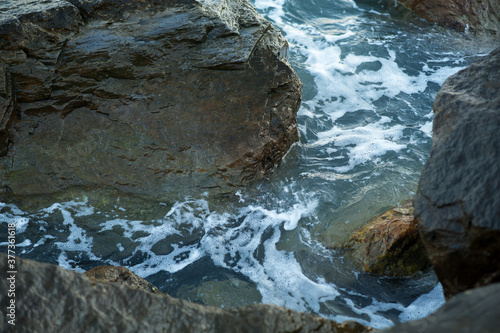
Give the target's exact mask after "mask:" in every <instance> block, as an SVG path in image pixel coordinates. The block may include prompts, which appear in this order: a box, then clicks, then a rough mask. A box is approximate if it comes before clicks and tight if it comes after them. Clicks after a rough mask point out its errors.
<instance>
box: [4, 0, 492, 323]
mask: <svg viewBox="0 0 500 333" xmlns="http://www.w3.org/2000/svg"><path fill="white" fill-rule="evenodd" d="M387 3H389V5H387ZM254 4H255V6H256V7H257V9H258V10H259V11H260V12H261V13H262V14H263V15H265V16H266V17H267V18H268V19H269V20H271V21H272V22H273V23H274V24H275V25H277V26H278V27H279V28H280V29H281V30H282V31H283V33H284V35H285V36H286V38H287V40H288V41H289V44H290V49H289V61H290V63H291V64H292V65H293V67H294V68H295V69H296V71H297V72H298V74H299V76H300V77H301V79H302V81H303V82H304V94H303V102H302V106H301V109H300V111H299V115H298V122H299V129H300V136H301V138H300V142H299V143H298V144H296V145H295V146H294V147H293V148H292V149H291V151H290V152H289V153H288V155H287V156H286V157H285V159H284V161H283V162H282V163H281V165H279V166H278V167H277V168H276V169H275V170H274V172H273V173H271V174H270V175H269V176H268V178H267V179H265V180H263V181H261V182H259V183H257V184H253V185H252V186H250V187H249V188H247V189H245V190H241V191H238V192H237V193H236V194H235V195H234V197H230V198H225V199H218V200H214V199H212V198H209V197H208V196H206V195H205V194H203V193H193V195H192V197H190V198H178V200H177V201H176V202H150V201H147V200H142V199H139V198H135V197H131V196H126V195H117V194H116V193H113V192H111V193H105V192H88V193H82V194H79V195H76V196H75V197H74V198H62V197H53V198H47V199H46V200H41V201H40V202H31V203H23V204H17V205H15V204H12V203H9V204H7V203H3V204H0V206H1V210H0V221H2V222H14V223H16V225H17V240H18V243H20V244H19V249H20V251H21V252H22V253H21V254H20V256H21V257H24V258H32V259H36V260H40V261H46V262H52V263H57V264H59V265H61V266H63V267H66V268H70V269H74V270H77V271H85V270H88V269H90V268H91V267H94V266H97V265H101V264H112V265H123V266H127V267H129V268H130V269H131V270H132V271H133V272H135V273H136V274H138V275H140V276H142V277H145V278H147V279H148V280H149V281H151V282H153V283H154V284H155V285H157V286H158V287H159V288H160V289H161V290H163V291H165V292H168V293H169V294H171V295H173V296H176V297H180V298H185V299H188V300H191V301H194V302H199V303H202V304H209V305H216V306H222V307H234V306H241V305H246V304H252V303H260V302H263V303H273V304H278V305H283V306H287V307H289V308H291V309H294V310H299V311H307V312H312V313H317V314H320V315H322V316H324V317H327V318H331V319H333V320H336V321H344V320H357V321H359V322H361V323H364V324H367V325H370V326H373V327H376V328H382V327H387V326H390V325H393V324H394V323H397V322H400V321H406V320H410V319H416V318H420V317H423V316H425V315H427V314H429V313H431V312H432V311H434V310H435V309H437V308H438V307H439V306H440V305H441V304H442V303H443V301H444V299H443V296H442V291H441V288H440V285H439V284H438V283H437V280H436V277H435V276H434V274H433V273H432V272H425V273H421V274H417V275H415V276H412V277H409V278H387V277H385V278H384V277H376V276H371V275H369V274H365V273H362V272H359V271H357V270H356V268H355V267H354V266H353V265H352V263H350V262H349V261H348V260H347V259H346V258H344V257H343V256H342V253H341V252H339V251H338V250H335V247H336V246H338V245H339V244H340V243H341V242H342V241H343V240H345V239H346V237H347V235H348V234H349V233H351V232H352V231H354V230H355V229H357V228H358V227H360V226H361V225H362V224H363V223H364V222H366V221H367V220H368V219H370V218H371V217H373V216H375V215H377V214H379V213H381V212H383V211H384V210H385V209H388V208H391V207H394V206H397V205H399V204H400V203H402V202H403V201H405V200H408V199H411V198H412V197H413V195H414V193H415V190H416V188H417V183H418V178H419V175H420V170H421V169H422V167H423V164H424V163H425V160H426V159H427V157H428V154H429V150H430V145H431V136H432V117H433V114H432V102H433V99H434V97H435V95H436V93H437V92H438V90H439V87H440V85H441V84H442V83H443V82H444V80H445V79H446V78H447V77H448V76H450V75H452V74H454V73H456V72H457V71H459V70H460V69H462V68H464V67H466V66H467V65H468V64H469V63H470V62H471V61H473V60H474V59H475V58H476V57H477V56H478V55H481V54H484V53H487V52H488V51H490V50H489V49H488V46H487V45H486V46H484V47H483V46H482V45H481V42H478V41H477V40H475V39H473V38H469V37H467V36H465V35H462V34H459V33H455V32H450V31H447V30H445V29H442V28H440V27H437V26H434V25H430V24H428V23H426V22H424V21H421V20H419V19H417V18H415V17H413V16H412V15H410V14H409V13H408V12H406V11H405V10H404V8H402V6H401V5H399V6H394V3H393V2H392V1H389V2H385V1H380V2H376V1H367V0H366V1H356V2H355V1H344V0H277V1H273V0H267V1H266V0H262V1H261V0H255V1H254ZM1 234H2V235H3V234H4V230H3V229H2V231H1ZM0 236H1V235H0ZM1 239H7V237H6V236H5V237H3V236H2V238H1ZM1 245H2V246H4V245H6V243H5V242H4V243H1Z"/></svg>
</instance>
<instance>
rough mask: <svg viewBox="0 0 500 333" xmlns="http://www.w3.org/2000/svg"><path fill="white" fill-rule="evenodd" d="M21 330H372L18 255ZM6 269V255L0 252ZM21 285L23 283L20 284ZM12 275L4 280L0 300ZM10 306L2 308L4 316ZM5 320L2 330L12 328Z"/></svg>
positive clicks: (0, 265)
mask: <svg viewBox="0 0 500 333" xmlns="http://www.w3.org/2000/svg"><path fill="white" fill-rule="evenodd" d="M16 266H17V275H16V285H18V286H19V289H18V291H17V293H16V326H15V329H16V332H42V331H43V332H71V331H74V332H82V331H84V332H330V333H332V332H333V333H335V332H339V333H340V332H345V333H347V332H349V333H361V332H369V331H370V329H368V328H366V327H364V326H362V325H360V324H358V323H354V322H346V323H343V324H337V323H334V322H333V321H330V320H327V319H324V318H321V317H319V316H315V315H311V314H305V313H299V312H294V311H291V310H288V309H286V308H283V307H279V306H274V305H264V304H260V305H251V306H246V307H241V308H237V309H230V310H223V309H220V308H216V307H205V306H202V305H199V304H194V303H190V302H188V301H185V300H180V299H175V298H172V297H170V296H168V295H153V294H151V293H148V292H146V291H144V290H138V289H133V288H130V287H129V286H127V285H118V284H115V283H95V282H93V283H92V282H91V281H89V279H88V278H87V277H85V276H84V275H82V274H79V273H76V272H73V271H68V270H65V269H62V268H60V267H57V266H55V265H50V264H44V263H38V262H35V261H31V260H22V259H19V258H18V259H17V265H16ZM0 269H1V270H3V271H7V256H6V254H3V253H1V254H0ZM21 286H22V287H21ZM7 289H8V281H7V280H6V279H2V280H1V281H0V290H1V291H3V292H2V293H1V294H0V298H1V299H0V302H1V304H5V302H6V300H7V293H6V292H4V291H6V290H7ZM5 309H6V307H3V306H2V308H1V310H0V312H1V313H2V316H3V317H4V318H5V311H6V310H5ZM7 325H8V324H7V323H6V321H5V320H2V321H0V331H2V332H8V329H10V328H11V327H10V326H7Z"/></svg>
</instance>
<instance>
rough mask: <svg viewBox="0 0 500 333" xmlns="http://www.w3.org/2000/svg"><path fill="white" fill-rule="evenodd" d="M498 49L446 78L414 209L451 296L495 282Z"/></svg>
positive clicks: (499, 240)
mask: <svg viewBox="0 0 500 333" xmlns="http://www.w3.org/2000/svg"><path fill="white" fill-rule="evenodd" d="M499 68H500V49H497V50H495V51H493V52H492V53H491V54H490V55H488V56H486V57H484V58H482V59H480V60H478V61H476V62H474V63H473V64H471V65H470V66H469V67H467V68H466V69H464V70H462V71H460V72H458V73H457V74H455V75H453V76H451V77H450V78H448V79H447V80H446V81H445V82H444V84H443V86H442V87H441V90H440V91H439V93H438V95H437V97H436V100H435V102H434V113H435V119H434V128H433V144H432V149H431V153H430V158H429V160H428V161H427V163H426V164H425V166H424V169H423V171H422V175H421V177H420V183H419V189H418V192H417V196H416V198H415V215H416V218H417V221H418V228H419V232H420V235H421V237H422V240H423V242H424V245H425V248H426V251H427V253H428V255H429V258H430V261H431V262H432V264H433V266H434V269H435V271H436V273H437V275H438V277H439V279H440V281H441V283H442V284H443V288H444V292H445V295H446V296H447V297H450V296H452V295H454V294H456V293H458V292H460V291H463V290H465V289H469V288H474V287H478V286H481V285H486V284H488V283H492V282H498V281H500V218H499V216H500V163H499V161H500V70H499Z"/></svg>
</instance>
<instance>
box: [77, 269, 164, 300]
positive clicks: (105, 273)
mask: <svg viewBox="0 0 500 333" xmlns="http://www.w3.org/2000/svg"><path fill="white" fill-rule="evenodd" d="M83 275H85V276H86V277H87V278H88V279H89V280H90V281H92V282H98V283H104V282H108V283H116V284H125V285H127V286H129V287H130V288H133V289H140V290H144V291H147V292H149V293H152V294H161V292H160V291H159V290H158V288H156V287H155V286H154V285H153V284H152V283H149V282H148V281H146V280H144V279H143V278H141V277H140V276H137V275H135V274H134V273H132V272H131V271H130V270H129V269H128V268H126V267H121V266H97V267H94V268H92V269H90V270H88V271H86V272H85V273H84V274H83Z"/></svg>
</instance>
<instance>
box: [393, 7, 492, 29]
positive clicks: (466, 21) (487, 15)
mask: <svg viewBox="0 0 500 333" xmlns="http://www.w3.org/2000/svg"><path fill="white" fill-rule="evenodd" d="M398 1H399V2H401V3H402V4H403V5H405V7H407V8H409V9H411V10H412V11H413V12H415V14H417V15H418V16H420V17H422V18H424V19H425V20H427V21H429V22H432V23H438V24H439V25H442V26H445V27H448V28H452V29H455V30H458V31H462V32H464V31H476V32H486V33H492V34H499V33H500V2H498V0H473V1H471V0H398Z"/></svg>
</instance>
